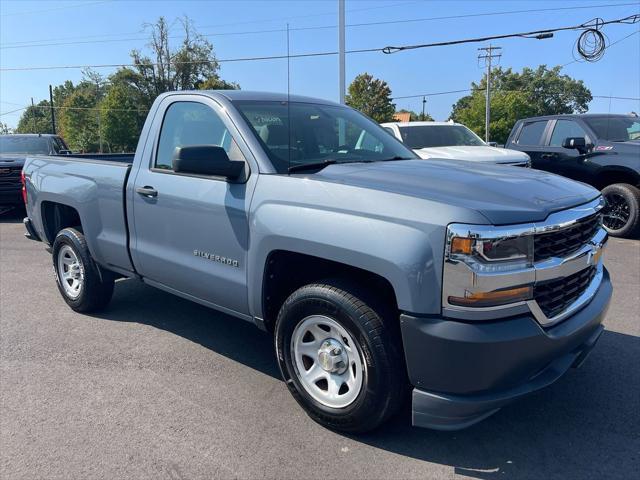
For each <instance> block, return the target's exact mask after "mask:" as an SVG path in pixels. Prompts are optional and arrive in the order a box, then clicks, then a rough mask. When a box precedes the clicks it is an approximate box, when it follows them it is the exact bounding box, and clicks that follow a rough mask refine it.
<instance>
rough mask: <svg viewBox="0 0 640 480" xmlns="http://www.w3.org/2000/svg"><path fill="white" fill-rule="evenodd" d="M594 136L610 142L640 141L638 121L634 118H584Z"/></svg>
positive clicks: (639, 122) (639, 120)
mask: <svg viewBox="0 0 640 480" xmlns="http://www.w3.org/2000/svg"><path fill="white" fill-rule="evenodd" d="M584 121H585V122H586V123H587V125H589V126H590V127H591V129H592V130H593V131H594V132H595V133H596V136H597V137H598V138H600V139H603V140H608V141H610V142H628V141H629V140H640V119H638V118H636V117H613V116H611V117H592V118H589V117H585V118H584Z"/></svg>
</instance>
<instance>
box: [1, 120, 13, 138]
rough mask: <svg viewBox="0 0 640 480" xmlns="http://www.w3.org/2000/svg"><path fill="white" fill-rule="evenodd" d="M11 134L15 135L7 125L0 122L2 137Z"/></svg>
mask: <svg viewBox="0 0 640 480" xmlns="http://www.w3.org/2000/svg"><path fill="white" fill-rule="evenodd" d="M10 133H13V129H12V128H10V127H9V125H7V124H6V123H3V122H0V135H9V134H10Z"/></svg>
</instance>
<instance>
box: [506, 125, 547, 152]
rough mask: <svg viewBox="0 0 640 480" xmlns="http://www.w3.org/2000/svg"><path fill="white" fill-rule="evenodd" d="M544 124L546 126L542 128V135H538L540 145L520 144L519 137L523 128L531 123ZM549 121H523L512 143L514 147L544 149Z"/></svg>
mask: <svg viewBox="0 0 640 480" xmlns="http://www.w3.org/2000/svg"><path fill="white" fill-rule="evenodd" d="M542 122H544V123H545V124H546V125H545V126H544V129H543V130H542V135H540V143H537V144H525V143H520V135H522V131H523V130H524V127H526V126H527V125H530V124H533V123H542ZM550 122H551V121H550V120H549V119H548V118H543V119H526V120H523V121H522V123H521V124H520V128H519V129H518V133H517V135H516V137H515V138H514V141H513V143H514V144H515V145H519V146H522V147H538V148H540V147H544V146H547V145H548V140H549V124H550Z"/></svg>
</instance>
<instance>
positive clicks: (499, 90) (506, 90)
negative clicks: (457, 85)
mask: <svg viewBox="0 0 640 480" xmlns="http://www.w3.org/2000/svg"><path fill="white" fill-rule="evenodd" d="M474 91H480V89H478V88H462V89H460V90H448V91H446V92H435V93H418V94H415V95H402V96H398V97H391V100H403V99H407V98H420V97H435V96H438V95H451V94H454V93H466V92H474ZM526 91H527V90H525V89H520V90H514V89H503V88H497V89H493V90H491V92H492V93H499V92H507V93H514V92H515V93H517V92H526ZM591 96H592V97H593V98H611V99H613V100H640V97H620V96H614V95H591Z"/></svg>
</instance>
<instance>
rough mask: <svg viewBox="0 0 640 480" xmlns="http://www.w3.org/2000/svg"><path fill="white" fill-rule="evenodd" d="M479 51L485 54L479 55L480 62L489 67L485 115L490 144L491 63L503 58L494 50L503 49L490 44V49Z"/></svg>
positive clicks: (485, 138)
mask: <svg viewBox="0 0 640 480" xmlns="http://www.w3.org/2000/svg"><path fill="white" fill-rule="evenodd" d="M478 50H480V51H482V52H484V53H483V54H480V55H478V60H480V59H484V62H485V64H486V66H487V82H486V83H487V98H486V103H485V113H484V125H485V127H484V141H485V142H489V138H490V135H489V125H490V123H491V61H492V60H493V59H494V58H500V57H501V56H502V54H501V53H496V54H495V55H494V53H493V51H494V50H502V47H493V46H492V45H491V44H489V46H488V47H483V48H479V49H478Z"/></svg>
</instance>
